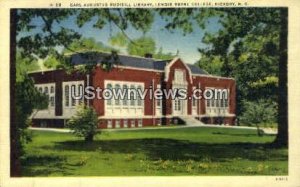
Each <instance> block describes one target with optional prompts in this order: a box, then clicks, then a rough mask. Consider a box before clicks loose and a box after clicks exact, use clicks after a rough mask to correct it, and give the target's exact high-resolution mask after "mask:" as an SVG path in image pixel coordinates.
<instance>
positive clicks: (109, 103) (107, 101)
mask: <svg viewBox="0 0 300 187" xmlns="http://www.w3.org/2000/svg"><path fill="white" fill-rule="evenodd" d="M106 88H107V89H109V90H112V85H111V84H107V85H106ZM106 104H107V105H108V106H110V105H112V98H111V99H107V100H106Z"/></svg>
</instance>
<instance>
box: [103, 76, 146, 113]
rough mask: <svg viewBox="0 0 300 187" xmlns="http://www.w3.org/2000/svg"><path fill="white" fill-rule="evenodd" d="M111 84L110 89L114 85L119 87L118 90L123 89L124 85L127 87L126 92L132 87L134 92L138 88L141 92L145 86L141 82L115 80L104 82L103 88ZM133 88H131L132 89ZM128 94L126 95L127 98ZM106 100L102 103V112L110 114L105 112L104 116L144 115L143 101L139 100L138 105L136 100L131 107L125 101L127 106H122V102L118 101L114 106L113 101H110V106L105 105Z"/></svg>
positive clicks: (129, 102) (129, 101) (128, 101)
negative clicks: (139, 103)
mask: <svg viewBox="0 0 300 187" xmlns="http://www.w3.org/2000/svg"><path fill="white" fill-rule="evenodd" d="M108 84H111V85H112V88H113V89H114V88H115V85H116V84H118V85H120V88H121V89H123V88H124V85H126V86H127V90H129V89H131V88H133V87H134V89H135V90H137V88H138V87H139V86H140V87H141V89H142V91H143V90H144V89H145V84H144V83H143V82H131V81H116V80H104V87H105V88H107V85H108ZM132 86H133V87H132ZM129 95H130V93H128V96H129ZM137 96H138V95H137ZM107 101H108V100H105V101H104V110H105V111H110V113H111V114H108V112H105V116H120V115H121V116H129V115H144V105H145V103H144V100H143V99H141V105H137V104H138V100H134V105H131V100H130V99H128V100H127V105H124V103H123V100H120V103H119V105H117V106H116V105H115V100H114V99H112V105H108V104H107Z"/></svg>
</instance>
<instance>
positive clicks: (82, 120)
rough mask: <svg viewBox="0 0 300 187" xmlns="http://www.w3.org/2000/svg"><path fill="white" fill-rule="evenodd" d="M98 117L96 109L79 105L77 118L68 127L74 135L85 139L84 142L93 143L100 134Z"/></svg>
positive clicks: (73, 118)
mask: <svg viewBox="0 0 300 187" xmlns="http://www.w3.org/2000/svg"><path fill="white" fill-rule="evenodd" d="M98 122H99V120H98V115H97V113H96V111H95V110H94V108H92V107H90V106H86V105H79V106H78V108H77V111H76V114H75V116H73V117H72V118H71V119H70V120H69V121H68V123H67V127H68V128H70V129H71V130H72V133H73V134H75V135H76V136H79V137H84V140H85V141H87V142H91V141H93V140H94V136H95V135H96V134H97V133H98V132H99V131H97V126H98Z"/></svg>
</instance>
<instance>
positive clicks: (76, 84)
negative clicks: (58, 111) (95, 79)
mask: <svg viewBox="0 0 300 187" xmlns="http://www.w3.org/2000/svg"><path fill="white" fill-rule="evenodd" d="M80 84H82V86H83V89H84V81H83V80H81V81H66V82H62V98H63V99H62V102H63V103H62V106H63V108H64V109H75V108H76V107H77V106H78V105H79V103H80V100H75V106H72V95H71V94H72V93H71V88H72V85H75V88H76V89H75V90H77V89H78V86H79V85H80ZM67 85H68V86H69V106H66V102H65V101H66V97H65V86H67ZM83 100H84V97H82V101H83Z"/></svg>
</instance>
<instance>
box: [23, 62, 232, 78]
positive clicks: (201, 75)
mask: <svg viewBox="0 0 300 187" xmlns="http://www.w3.org/2000/svg"><path fill="white" fill-rule="evenodd" d="M76 66H79V65H76ZM114 67H115V68H124V69H132V70H142V71H152V72H158V73H164V72H165V71H164V70H156V69H146V68H137V67H128V66H122V65H114ZM59 70H62V69H46V70H35V71H29V72H27V74H32V73H44V72H51V71H59ZM192 76H198V77H208V78H219V79H231V80H235V79H234V78H232V77H221V76H216V75H205V74H196V73H192Z"/></svg>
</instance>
